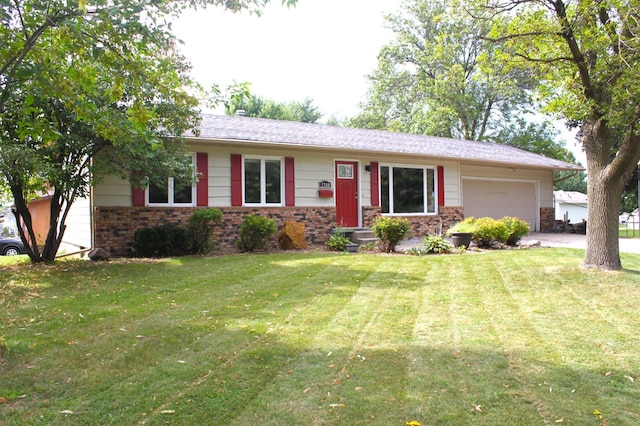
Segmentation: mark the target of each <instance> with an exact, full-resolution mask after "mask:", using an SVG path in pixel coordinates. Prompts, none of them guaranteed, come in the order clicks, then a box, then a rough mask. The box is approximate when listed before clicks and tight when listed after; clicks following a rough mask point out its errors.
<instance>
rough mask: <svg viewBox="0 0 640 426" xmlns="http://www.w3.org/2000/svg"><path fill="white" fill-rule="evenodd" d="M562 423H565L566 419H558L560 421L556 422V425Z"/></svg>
mask: <svg viewBox="0 0 640 426" xmlns="http://www.w3.org/2000/svg"><path fill="white" fill-rule="evenodd" d="M562 422H564V419H558V420H556V423H562Z"/></svg>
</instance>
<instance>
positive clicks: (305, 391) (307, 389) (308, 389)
mask: <svg viewBox="0 0 640 426" xmlns="http://www.w3.org/2000/svg"><path fill="white" fill-rule="evenodd" d="M310 390H311V388H306V389H305V390H303V391H302V393H307V392H309V391H310Z"/></svg>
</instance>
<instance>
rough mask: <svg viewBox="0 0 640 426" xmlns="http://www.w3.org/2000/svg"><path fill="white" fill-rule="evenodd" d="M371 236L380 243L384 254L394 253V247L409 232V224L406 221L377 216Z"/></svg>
mask: <svg viewBox="0 0 640 426" xmlns="http://www.w3.org/2000/svg"><path fill="white" fill-rule="evenodd" d="M371 229H372V230H373V234H374V235H375V236H376V237H377V238H378V239H379V240H380V241H381V242H382V250H384V251H385V252H386V253H391V252H394V251H396V246H397V245H398V243H399V242H400V241H402V239H403V238H404V237H406V236H408V235H409V234H410V232H411V224H410V223H409V221H408V220H407V219H402V218H395V217H388V216H379V217H377V218H375V219H374V220H373V226H372V227H371Z"/></svg>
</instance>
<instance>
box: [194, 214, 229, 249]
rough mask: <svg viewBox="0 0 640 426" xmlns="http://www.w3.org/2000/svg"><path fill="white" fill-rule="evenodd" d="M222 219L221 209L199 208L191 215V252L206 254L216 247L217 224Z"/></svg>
mask: <svg viewBox="0 0 640 426" xmlns="http://www.w3.org/2000/svg"><path fill="white" fill-rule="evenodd" d="M221 221H222V212H221V211H220V209H212V208H207V209H197V210H195V211H194V212H193V214H192V215H191V216H190V217H189V231H190V232H191V252H192V253H195V254H206V253H209V252H211V251H214V250H215V249H216V242H215V239H214V238H213V236H214V234H213V233H214V230H215V227H214V226H215V225H217V224H219V223H220V222H221Z"/></svg>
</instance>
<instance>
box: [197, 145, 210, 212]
mask: <svg viewBox="0 0 640 426" xmlns="http://www.w3.org/2000/svg"><path fill="white" fill-rule="evenodd" d="M196 167H197V168H198V184H197V186H196V205H197V206H204V207H206V206H208V205H209V155H208V154H207V153H206V152H198V153H197V154H196Z"/></svg>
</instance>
